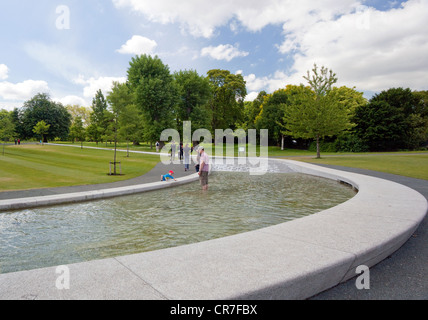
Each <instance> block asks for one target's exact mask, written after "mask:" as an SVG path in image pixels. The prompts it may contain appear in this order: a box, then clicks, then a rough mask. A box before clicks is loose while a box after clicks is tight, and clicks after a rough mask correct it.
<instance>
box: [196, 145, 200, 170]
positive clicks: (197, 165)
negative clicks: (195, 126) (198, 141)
mask: <svg viewBox="0 0 428 320" xmlns="http://www.w3.org/2000/svg"><path fill="white" fill-rule="evenodd" d="M195 151H196V164H195V170H196V172H199V167H200V161H201V155H200V153H199V146H196V148H195Z"/></svg>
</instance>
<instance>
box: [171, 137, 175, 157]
mask: <svg viewBox="0 0 428 320" xmlns="http://www.w3.org/2000/svg"><path fill="white" fill-rule="evenodd" d="M175 148H176V145H175V142H174V141H172V144H171V161H174V160H175Z"/></svg>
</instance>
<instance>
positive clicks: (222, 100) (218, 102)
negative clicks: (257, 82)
mask: <svg viewBox="0 0 428 320" xmlns="http://www.w3.org/2000/svg"><path fill="white" fill-rule="evenodd" d="M208 79H209V82H210V84H211V89H212V92H213V96H212V98H211V99H210V101H209V102H208V106H209V108H210V110H211V112H212V119H211V130H212V132H214V131H215V129H229V128H230V129H232V130H234V129H236V127H237V126H236V124H237V123H238V122H239V121H240V120H241V119H242V118H243V112H244V100H245V97H246V95H247V89H246V83H245V80H244V78H243V77H242V75H241V74H231V73H230V71H228V70H219V69H215V70H210V71H208Z"/></svg>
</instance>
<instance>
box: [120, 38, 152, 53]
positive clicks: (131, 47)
mask: <svg viewBox="0 0 428 320" xmlns="http://www.w3.org/2000/svg"><path fill="white" fill-rule="evenodd" d="M156 47H157V43H156V41H154V40H151V39H148V38H146V37H142V36H136V35H134V36H133V37H132V38H131V39H130V40H128V41H127V42H126V44H124V45H123V46H122V47H121V48H120V49H119V50H117V52H119V53H122V54H137V55H140V54H152V53H153V51H154V49H155V48H156Z"/></svg>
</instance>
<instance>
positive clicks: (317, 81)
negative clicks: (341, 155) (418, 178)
mask: <svg viewBox="0 0 428 320" xmlns="http://www.w3.org/2000/svg"><path fill="white" fill-rule="evenodd" d="M304 78H305V79H306V81H307V85H306V86H305V85H303V84H301V85H299V86H296V85H288V86H287V87H286V88H282V89H279V90H277V91H275V92H273V93H272V94H267V93H266V92H264V91H262V92H260V93H259V95H258V97H257V98H256V99H255V100H254V101H252V102H244V100H245V97H246V95H247V91H246V84H245V81H244V79H243V77H242V76H241V75H239V74H238V75H236V74H231V73H230V72H229V71H227V70H210V71H209V72H208V73H207V76H200V75H199V74H198V73H197V72H196V71H193V70H190V71H189V70H186V71H179V72H175V73H173V74H171V73H170V70H169V68H168V66H166V65H165V64H163V62H162V61H161V60H160V59H159V58H158V57H152V56H148V55H141V56H137V57H135V58H132V60H131V62H130V67H129V69H128V78H127V82H126V83H123V84H122V83H114V84H113V87H112V90H111V91H110V92H109V93H108V94H107V96H106V97H104V95H103V93H102V92H101V90H99V91H98V92H97V94H96V95H95V97H94V98H93V101H92V108H91V109H87V108H84V107H78V106H73V107H72V106H68V107H63V106H62V105H61V104H59V103H56V102H53V101H52V100H51V99H50V97H49V96H48V95H47V94H38V95H36V96H35V97H33V98H32V99H30V100H29V101H27V102H25V103H24V106H23V107H22V108H20V109H15V110H14V111H12V112H7V111H4V110H3V111H1V112H0V140H6V139H7V138H12V137H14V136H19V137H21V139H29V138H33V137H34V135H35V132H34V127H35V126H36V125H37V124H38V123H39V122H40V121H44V122H45V123H46V124H47V125H50V127H49V130H48V132H47V134H46V135H45V138H46V139H49V140H52V139H56V138H58V139H62V140H65V139H72V140H75V141H84V140H91V141H96V142H101V141H117V140H121V141H130V142H133V143H134V144H138V143H139V142H141V141H148V142H151V143H154V142H155V141H157V140H158V139H159V137H160V135H161V132H162V131H163V130H164V129H167V128H173V129H174V128H175V129H179V128H182V123H183V121H191V122H192V129H193V130H196V129H199V128H206V129H210V130H211V131H212V133H214V130H215V129H223V130H224V129H228V128H230V129H232V130H235V129H238V128H242V129H244V130H247V129H258V130H260V129H268V130H269V143H270V144H271V145H282V147H285V146H288V147H290V146H294V145H300V146H304V147H308V146H309V144H310V142H311V141H313V140H315V145H316V150H317V151H318V155H319V154H320V152H321V150H322V149H323V148H324V150H326V149H325V148H329V150H328V151H368V150H371V151H379V150H394V149H414V148H418V147H420V146H421V145H422V144H423V143H425V142H426V141H427V140H428V136H427V132H428V107H427V101H428V91H420V92H412V91H411V90H410V89H403V88H393V89H389V90H387V91H383V92H381V93H380V94H377V95H375V96H374V97H373V98H372V99H370V101H367V100H366V99H365V98H364V97H363V94H362V93H361V92H358V91H356V90H355V88H348V87H335V86H334V84H335V83H336V82H337V80H338V79H337V76H336V74H334V73H333V72H332V71H331V70H328V69H326V68H324V67H321V68H320V69H319V68H318V67H317V66H316V65H315V66H314V68H313V69H312V70H311V71H308V73H307V75H306V76H304ZM179 131H180V130H179ZM37 138H39V137H37Z"/></svg>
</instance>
